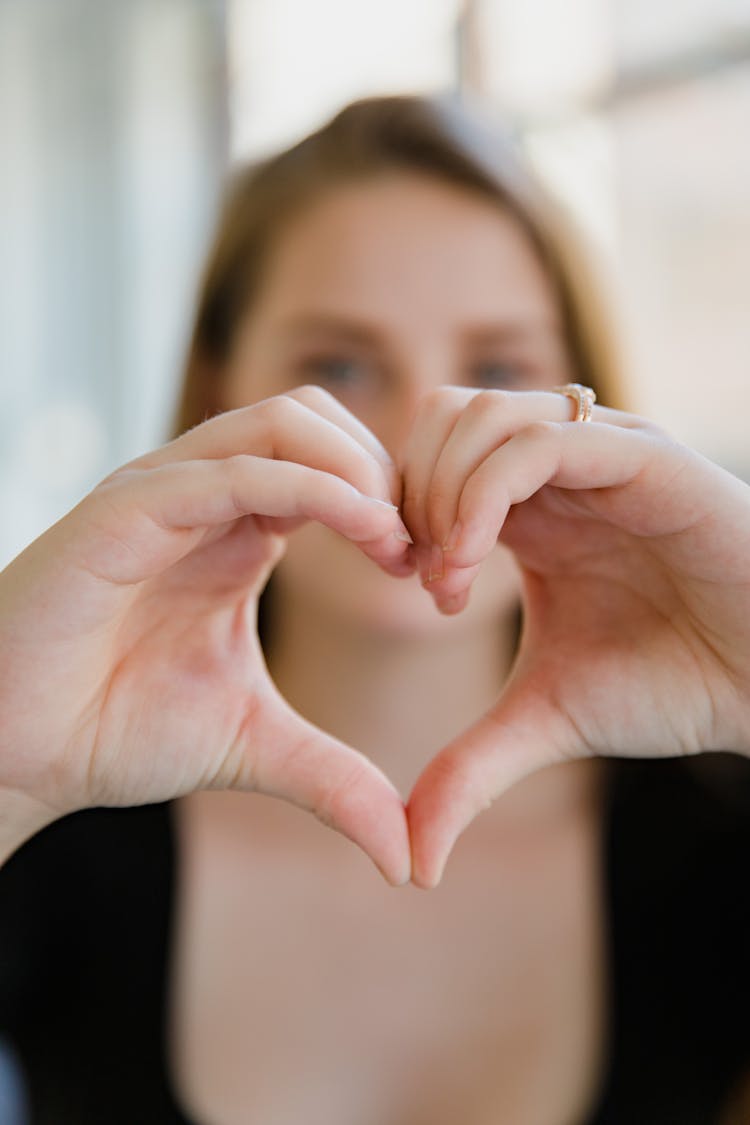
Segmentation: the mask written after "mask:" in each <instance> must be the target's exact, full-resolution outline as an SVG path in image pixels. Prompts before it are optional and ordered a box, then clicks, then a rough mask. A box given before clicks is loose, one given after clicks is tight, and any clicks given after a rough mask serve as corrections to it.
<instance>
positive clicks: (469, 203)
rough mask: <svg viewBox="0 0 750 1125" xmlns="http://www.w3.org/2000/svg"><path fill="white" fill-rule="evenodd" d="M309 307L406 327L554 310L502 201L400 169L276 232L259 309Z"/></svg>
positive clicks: (353, 186)
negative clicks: (424, 322)
mask: <svg viewBox="0 0 750 1125" xmlns="http://www.w3.org/2000/svg"><path fill="white" fill-rule="evenodd" d="M311 300H312V301H313V302H314V304H315V307H317V308H320V310H321V311H329V312H334V311H335V312H337V313H342V312H343V313H350V314H351V315H352V316H357V315H361V316H367V317H369V318H373V317H382V318H383V319H387V320H391V321H398V320H408V322H409V323H410V324H411V325H412V326H414V325H419V324H420V322H421V321H422V319H423V318H424V319H426V320H429V321H430V322H431V323H434V321H435V318H436V317H440V318H441V322H444V323H446V324H448V323H451V322H453V321H461V320H462V319H471V320H476V319H481V318H482V317H487V318H488V319H489V318H492V317H493V316H496V315H497V314H498V312H502V313H503V314H504V315H507V316H509V317H514V318H515V317H516V316H517V317H518V318H519V319H524V320H527V319H529V317H533V316H536V315H539V316H543V317H544V318H545V319H549V317H550V315H551V314H553V313H554V312H555V311H556V310H555V300H554V296H553V292H552V287H551V285H550V282H549V279H548V277H547V275H546V273H545V271H544V268H543V267H542V265H541V263H540V261H539V258H538V257H537V255H536V253H535V251H534V249H533V247H532V244H531V242H530V239H529V237H528V235H527V234H526V232H525V231H524V230H523V228H522V227H521V225H520V223H519V222H518V220H517V219H516V218H515V217H514V216H512V215H511V214H510V213H509V212H508V211H507V210H506V209H504V208H503V207H502V205H501V204H500V203H495V202H494V201H492V200H489V199H485V198H483V197H482V196H480V195H479V194H477V193H473V192H471V191H469V190H467V189H463V188H460V187H454V186H453V185H450V184H445V183H442V182H440V181H439V180H437V179H434V178H430V177H427V176H419V175H416V174H413V173H400V172H394V173H389V174H387V175H385V174H384V175H383V176H381V177H379V178H377V179H369V180H367V181H362V182H354V183H349V184H346V185H342V186H337V187H335V188H331V189H330V190H328V191H327V192H325V194H323V195H322V196H321V197H320V198H319V199H318V200H316V201H315V202H314V203H312V204H310V205H309V206H308V207H307V208H305V209H304V210H303V211H302V212H301V213H300V214H299V215H297V216H295V217H294V218H293V219H292V220H290V222H289V223H288V224H287V225H286V226H285V227H284V229H283V231H282V233H281V234H280V236H279V238H278V240H277V242H276V244H275V246H274V247H273V249H272V252H271V255H270V260H269V263H268V268H267V271H266V275H265V278H264V286H263V289H262V295H261V298H260V302H259V303H260V305H261V306H262V308H263V312H264V313H265V314H266V315H269V316H271V317H272V318H274V319H276V318H284V317H285V316H286V315H290V314H292V313H293V312H294V311H295V310H297V309H299V308H300V307H302V306H304V307H305V308H309V307H310V305H311ZM259 311H260V309H258V308H256V312H259Z"/></svg>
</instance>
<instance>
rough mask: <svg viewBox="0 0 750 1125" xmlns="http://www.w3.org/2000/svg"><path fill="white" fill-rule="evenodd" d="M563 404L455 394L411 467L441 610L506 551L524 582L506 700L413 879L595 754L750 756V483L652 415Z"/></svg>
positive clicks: (437, 801) (435, 409)
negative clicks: (497, 813)
mask: <svg viewBox="0 0 750 1125" xmlns="http://www.w3.org/2000/svg"><path fill="white" fill-rule="evenodd" d="M571 413H572V404H571V402H570V401H569V399H567V398H565V397H563V396H562V395H559V394H553V393H542V392H536V393H528V394H508V393H504V392H501V391H489V392H483V393H481V392H480V393H477V392H472V391H467V390H463V389H459V388H450V387H448V388H443V389H442V390H440V391H439V392H436V393H434V394H433V395H431V396H429V398H428V399H426V400H425V401H424V403H423V406H422V409H421V411H420V415H419V417H418V419H417V423H416V425H415V427H414V430H413V432H412V436H411V439H410V442H409V446H408V449H407V451H406V455H405V463H404V470H403V473H404V508H403V512H404V519H405V522H406V524H407V526H408V528H409V530H410V531H411V533H412V535H413V537H414V540H415V544H416V549H417V554H418V557H419V565H420V571H421V573H422V577H423V581H425V583H426V585H427V588H428V589H429V590H430V591H431V592H432V595H433V597H434V598H435V601H436V603H437V605H438V606H439V607H440V608H441V609H443V611H444V612H449V613H452V612H458V611H459V610H460V609H461V608H462V607H463V605H464V604H465V603H466V599H467V597H468V593H469V589H470V586H471V583H472V581H473V579H474V577H475V575H476V572H477V570H478V568H479V566H480V565H481V563H482V561H483V560H484V559H485V558H486V556H487V555H488V554H489V553H490V551H492V550H493V549H494V547H495V545H496V543H497V540H498V536H499V538H500V541H501V542H502V543H504V544H506V545H507V546H508V547H510V548H511V549H512V550H513V552H514V554H515V556H516V558H517V560H518V562H519V564H520V567H521V570H522V574H523V579H524V590H523V603H524V630H523V637H522V641H521V647H520V652H519V655H518V660H517V663H516V666H515V668H514V672H513V675H512V676H511V679H510V681H509V683H508V685H507V687H506V690H505V691H504V693H503V695H502V697H501V698H500V700H499V701H498V704H497V706H496V707H494V708H493V709H492V710H491V711H490V712H489V713H488V714H487V715H485V716H484V717H482V718H481V719H480V720H479V721H478V722H477V723H476V724H475V725H474V726H473V727H472V728H471V729H470V730H468V731H466V732H465V733H464V734H463V735H462V736H460V737H459V738H458V739H456V740H455V741H454V742H453V743H452V744H451V745H449V746H448V747H446V748H445V749H444V750H443V751H442V752H441V753H440V754H439V755H438V756H437V757H436V758H435V759H434V760H433V761H432V763H431V764H430V765H429V766H428V767H427V769H426V770H425V771H424V773H423V774H422V776H421V777H420V778H419V780H418V782H417V784H416V785H415V787H414V790H413V792H412V795H411V797H410V800H409V805H408V816H409V824H410V832H411V838H412V860H413V878H414V880H415V881H416V882H417V883H419V884H420V885H422V886H425V887H429V886H434V885H435V884H436V883H437V882H439V880H440V877H441V874H442V870H443V867H444V864H445V861H446V859H447V856H448V854H449V852H450V850H451V848H452V846H453V843H454V842H455V840H456V838H457V837H458V835H459V834H460V833H461V832H462V831H463V829H464V828H465V827H466V826H467V824H468V823H469V822H470V821H471V820H472V819H473V818H474V817H475V816H476V814H477V813H478V812H479V811H480V810H481V809H484V808H486V807H487V806H488V805H489V804H490V803H491V802H492V801H493V800H494V799H495V798H496V797H498V796H499V795H500V794H501V793H502V792H503V791H504V790H505V789H507V788H508V787H509V786H510V785H512V784H513V783H514V782H515V781H517V780H519V779H520V778H522V777H524V776H525V775H527V774H529V773H531V772H533V771H534V770H537V769H539V768H540V767H542V766H545V765H548V764H551V763H554V762H561V761H566V760H570V759H574V758H582V757H585V756H590V755H604V756H632V757H657V756H673V755H682V754H696V753H699V752H700V751H705V750H735V751H738V752H740V753H748V752H750V488H748V487H747V486H746V485H745V484H743V483H742V482H741V481H739V480H737V479H735V478H734V477H732V476H730V475H729V474H728V473H726V472H724V471H723V470H722V469H720V468H718V467H717V466H716V465H714V464H712V463H711V462H709V461H706V460H705V459H704V458H702V457H700V456H699V455H698V454H696V453H694V452H692V451H690V450H688V449H686V448H684V447H683V446H681V445H679V444H677V443H676V442H675V441H673V440H671V439H670V438H669V437H667V436H666V435H665V434H663V433H662V432H661V431H660V430H658V429H657V428H656V427H654V426H652V425H650V424H649V423H647V422H644V421H643V420H642V419H639V418H636V417H634V416H631V415H627V414H622V413H620V412H618V411H614V410H607V409H605V408H601V407H596V408H595V409H594V415H593V420H592V421H591V422H589V423H580V422H571V421H568V419H570V417H571Z"/></svg>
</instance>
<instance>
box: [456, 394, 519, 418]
mask: <svg viewBox="0 0 750 1125" xmlns="http://www.w3.org/2000/svg"><path fill="white" fill-rule="evenodd" d="M511 404H512V399H511V394H510V392H509V391H504V390H501V389H489V388H488V389H487V390H482V391H477V392H476V393H475V395H474V397H473V398H472V399H471V401H470V402H469V403H467V406H466V413H467V414H468V415H469V416H471V417H473V416H474V415H476V416H477V417H481V416H482V415H484V414H486V413H487V412H488V411H490V412H491V413H502V414H506V413H507V411H508V408H509V407H510V406H511Z"/></svg>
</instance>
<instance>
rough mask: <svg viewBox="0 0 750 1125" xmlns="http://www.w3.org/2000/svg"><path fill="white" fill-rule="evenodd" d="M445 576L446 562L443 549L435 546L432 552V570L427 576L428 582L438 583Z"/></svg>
mask: <svg viewBox="0 0 750 1125" xmlns="http://www.w3.org/2000/svg"><path fill="white" fill-rule="evenodd" d="M444 574H445V562H444V560H443V548H442V547H438V546H437V544H435V545H434V546H433V548H432V551H431V552H430V569H429V573H428V575H427V581H428V582H437V580H438V579H439V578H442V577H443V575H444Z"/></svg>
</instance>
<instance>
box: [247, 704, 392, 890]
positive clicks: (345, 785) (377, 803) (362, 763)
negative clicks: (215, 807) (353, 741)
mask: <svg viewBox="0 0 750 1125" xmlns="http://www.w3.org/2000/svg"><path fill="white" fill-rule="evenodd" d="M267 690H268V698H266V699H264V700H263V703H262V705H261V706H259V707H258V710H257V711H255V710H254V714H253V716H252V720H251V721H250V722H249V723H248V736H247V744H246V745H245V746H243V747H241V749H240V761H239V765H238V764H237V763H236V762H235V763H234V764H233V765H232V766H229V767H228V768H229V770H230V776H231V777H232V781H231V788H233V789H240V790H243V789H244V790H253V791H257V792H260V793H265V794H268V795H269V796H274V797H281V798H282V799H283V800H286V801H290V802H291V803H292V804H294V805H298V806H299V807H300V808H303V809H307V810H308V811H310V812H311V813H313V814H314V815H315V816H316V817H317V818H318V820H320V821H321V822H322V823H323V824H325V825H327V826H328V827H330V828H333V829H335V830H336V831H337V832H341V833H342V835H344V836H346V837H348V839H350V840H352V841H353V843H355V844H357V845H358V846H359V847H360V848H361V849H362V850H363V851H364V852H366V854H367V855H368V856H369V857H370V859H371V860H372V861H373V863H375V865H376V866H377V867H378V869H379V870H380V872H381V874H382V875H383V876H384V877H385V879H386V880H387V881H388V882H389V883H391V884H392V885H393V886H401V885H403V884H404V883H407V882H408V881H409V877H410V871H411V868H410V854H409V829H408V825H407V821H406V811H405V809H404V804H403V801H402V799H401V796H400V794H399V792H398V790H397V789H396V788H395V786H394V785H393V784H392V782H391V781H389V779H388V778H387V777H386V776H385V774H383V773H382V772H381V771H380V770H379V769H378V768H377V766H375V765H374V764H373V763H372V762H371V761H370V760H369V758H366V757H365V756H364V755H363V754H360V753H359V752H358V751H356V750H353V749H352V748H351V747H350V746H347V745H346V744H345V743H343V742H340V741H339V740H338V739H336V738H333V737H332V736H331V735H329V734H327V733H326V732H325V731H322V730H320V729H319V728H318V727H316V726H314V725H313V724H312V723H309V722H307V720H305V719H303V718H302V717H301V716H300V715H298V714H297V712H296V711H294V710H293V709H292V708H291V707H290V706H289V704H288V703H287V702H286V700H284V699H283V698H282V697H281V696H280V695H278V693H277V692H276V691H275V689H274V688H273V686H272V685H268V688H267Z"/></svg>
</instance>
